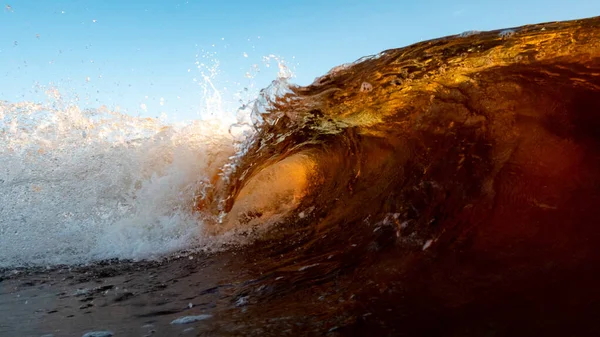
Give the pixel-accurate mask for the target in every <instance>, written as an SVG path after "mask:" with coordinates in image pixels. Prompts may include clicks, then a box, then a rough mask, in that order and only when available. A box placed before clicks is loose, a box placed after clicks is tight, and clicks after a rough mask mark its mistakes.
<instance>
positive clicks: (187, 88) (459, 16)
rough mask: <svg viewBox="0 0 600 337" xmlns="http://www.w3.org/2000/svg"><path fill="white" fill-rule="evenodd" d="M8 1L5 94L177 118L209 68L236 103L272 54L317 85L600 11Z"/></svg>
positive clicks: (589, 3) (324, 1)
mask: <svg viewBox="0 0 600 337" xmlns="http://www.w3.org/2000/svg"><path fill="white" fill-rule="evenodd" d="M7 1H8V2H5V4H4V5H3V7H4V8H2V9H1V10H0V100H8V101H12V102H15V101H23V100H44V99H45V96H44V95H43V91H44V90H43V88H44V87H47V86H48V85H50V84H52V85H53V86H55V87H57V88H58V89H59V90H60V92H61V93H62V94H64V95H66V96H68V97H71V98H73V97H75V96H78V97H79V100H80V101H79V103H78V104H79V105H80V106H81V107H98V106H100V105H106V106H108V107H110V108H115V107H116V106H119V107H121V109H122V110H124V111H127V112H128V113H130V114H132V115H138V114H141V115H143V116H151V117H155V116H158V115H160V114H161V113H163V112H164V113H166V114H167V115H169V116H170V117H171V118H174V119H176V120H181V119H193V118H198V116H199V115H198V112H199V111H201V110H203V109H204V110H205V109H206V96H205V95H204V94H203V92H204V90H205V89H206V88H207V83H206V82H205V81H204V80H202V74H203V73H204V74H205V75H207V76H211V74H212V75H213V79H212V83H213V84H214V85H215V87H216V88H217V89H218V91H219V93H220V94H221V95H222V96H223V99H224V101H226V103H227V104H226V109H232V107H233V106H235V105H236V104H239V103H237V100H238V98H236V94H238V95H237V96H239V93H241V94H242V96H243V95H244V94H245V93H246V91H245V89H244V88H246V89H248V92H250V93H252V92H255V91H256V90H258V89H259V88H261V87H264V86H266V85H268V84H269V82H270V81H271V80H273V79H274V78H275V76H276V73H277V67H276V65H277V64H276V62H274V61H272V62H271V63H270V67H267V65H268V64H267V63H265V60H263V57H264V56H268V55H271V54H272V55H275V56H277V57H278V58H281V59H284V60H285V62H286V63H287V64H288V65H289V66H290V67H292V68H293V69H294V73H295V75H296V77H295V78H294V79H293V80H292V81H293V82H295V83H298V84H309V83H311V82H312V81H313V79H314V78H315V77H317V76H320V75H322V74H324V73H326V72H327V71H328V70H329V69H330V68H332V67H334V66H336V65H339V64H342V63H346V62H352V61H354V60H356V59H358V58H360V57H361V56H365V55H371V54H376V53H378V52H380V51H382V50H385V49H390V48H397V47H402V46H406V45H409V44H411V43H414V42H418V41H421V40H424V39H431V38H436V37H441V36H445V35H452V34H458V33H461V32H463V31H467V30H491V29H499V28H505V27H512V26H518V25H523V24H528V23H538V22H545V21H557V20H568V19H576V18H584V17H591V16H596V15H600V0H562V1H559V0H516V1H515V0H506V1H489V0H457V1H442V0H412V1H403V0H374V1H366V0H363V1H355V0H318V1H316V0H295V1H291V0H290V1H287V0H279V1H266V0H254V1H227V0H212V1H202V0H196V1H194V0H189V1H185V0H181V1H179V0H163V1H135V0H130V1H124V0H102V1H84V0H69V1H66V0H53V1H49V0H7ZM211 70H212V71H213V72H212V73H211ZM257 70H260V72H257ZM249 77H250V78H249ZM208 90H209V92H210V91H211V89H210V87H208ZM246 95H248V94H246Z"/></svg>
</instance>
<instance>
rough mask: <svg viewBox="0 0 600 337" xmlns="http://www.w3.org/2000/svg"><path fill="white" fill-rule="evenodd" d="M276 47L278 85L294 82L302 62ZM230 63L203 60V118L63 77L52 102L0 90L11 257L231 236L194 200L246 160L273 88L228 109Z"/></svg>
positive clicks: (47, 259)
mask: <svg viewBox="0 0 600 337" xmlns="http://www.w3.org/2000/svg"><path fill="white" fill-rule="evenodd" d="M271 59H274V60H275V61H277V63H278V66H279V74H278V77H279V78H278V79H277V80H275V81H274V84H273V85H272V86H271V87H270V88H275V87H276V88H279V89H277V90H282V89H281V88H283V87H284V86H287V85H288V83H287V79H289V78H290V77H291V76H292V74H291V72H290V71H289V70H288V69H287V67H286V66H285V64H284V63H283V60H280V59H279V58H276V57H275V56H273V55H269V56H268V57H267V58H266V59H265V60H263V61H264V62H265V63H267V66H268V62H270V61H271ZM202 66H204V64H202ZM218 66H219V65H218V63H215V64H214V66H213V67H204V68H206V69H204V68H203V67H201V66H199V67H198V69H199V70H201V75H202V77H201V78H202V80H203V81H202V83H199V84H200V85H201V88H203V98H204V103H205V105H206V106H205V107H202V108H201V111H200V117H201V120H198V121H193V122H181V123H179V124H169V123H168V122H167V118H166V117H165V116H163V117H161V118H160V119H155V118H140V117H132V116H128V115H125V114H121V113H119V112H118V111H111V110H110V109H108V108H106V107H105V106H102V107H100V108H97V109H82V108H80V107H78V106H77V105H75V104H71V103H69V102H70V101H69V100H67V99H65V98H63V97H61V94H60V93H59V91H58V90H56V89H49V90H47V91H46V94H47V96H48V98H49V100H48V101H47V102H46V103H33V102H19V103H9V102H4V101H0V163H2V165H1V166H0V257H1V259H0V268H7V267H16V266H40V265H41V266H43V265H55V264H81V263H89V262H93V261H98V260H103V259H112V258H118V259H134V260H137V259H146V258H157V257H161V256H164V255H165V254H169V253H172V252H175V251H180V250H182V249H190V248H200V249H212V248H218V246H219V245H220V244H221V243H222V242H223V237H221V238H215V237H207V236H205V235H203V227H204V226H205V225H206V223H207V222H208V221H218V220H217V219H218V218H217V215H214V214H203V213H198V212H196V211H195V209H196V207H195V205H194V202H195V200H198V196H200V198H201V197H202V195H203V194H204V193H208V192H209V191H210V189H211V188H212V187H213V186H212V185H211V180H212V179H213V178H214V177H215V176H217V175H221V176H223V175H225V176H226V175H227V174H228V172H231V171H233V170H235V163H234V162H232V159H234V160H235V158H238V157H239V156H241V155H242V153H243V149H244V148H245V147H244V141H247V140H248V139H249V138H250V136H251V135H252V133H253V132H254V130H255V128H256V123H253V121H252V119H253V118H251V115H252V114H256V110H257V109H258V110H260V109H261V108H260V107H261V104H265V99H264V98H261V96H265V95H271V94H273V93H272V92H270V91H269V92H268V93H267V92H265V91H263V92H262V93H261V94H260V95H259V98H258V99H249V96H248V95H251V94H252V93H248V92H245V93H244V95H245V96H244V99H245V104H242V107H241V108H239V109H238V111H237V113H235V114H233V115H232V114H229V113H226V112H224V110H225V109H224V108H223V105H222V104H221V103H222V102H223V101H222V97H221V94H220V92H219V90H217V87H216V86H215V85H214V82H213V81H214V79H215V76H216V73H217V70H218ZM277 90H276V91H277ZM238 96H239V95H238ZM254 97H256V96H254ZM238 98H240V97H238ZM267 100H268V99H267ZM240 102H242V100H241V99H240ZM236 120H237V122H236ZM253 124H254V125H253ZM225 178H226V177H225ZM221 216H222V214H221Z"/></svg>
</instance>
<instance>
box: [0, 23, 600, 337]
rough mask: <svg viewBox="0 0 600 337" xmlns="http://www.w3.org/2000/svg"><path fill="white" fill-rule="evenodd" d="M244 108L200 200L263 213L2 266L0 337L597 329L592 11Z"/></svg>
mask: <svg viewBox="0 0 600 337" xmlns="http://www.w3.org/2000/svg"><path fill="white" fill-rule="evenodd" d="M255 117H257V118H259V119H261V122H260V123H261V124H260V125H261V126H260V130H259V131H258V134H257V137H256V138H255V140H254V142H253V143H251V144H250V145H249V150H248V152H247V153H246V154H245V156H244V157H242V158H240V159H239V166H238V169H237V170H236V171H235V172H233V173H232V175H231V176H230V177H229V178H230V180H229V181H221V182H217V186H218V188H217V189H216V190H215V191H213V193H212V194H211V195H208V196H207V197H206V198H205V199H203V200H200V201H199V203H198V205H199V207H201V208H202V209H203V210H213V211H214V212H215V213H218V212H219V210H222V209H224V210H225V211H227V212H228V214H227V216H226V217H225V218H224V220H223V222H222V223H221V224H216V225H214V226H213V228H212V229H211V230H210V232H214V233H219V232H222V231H225V230H229V229H232V228H244V227H245V228H248V227H256V228H257V229H260V228H261V227H264V226H265V224H268V223H273V222H277V223H278V224H277V225H272V226H271V227H270V228H268V230H267V232H266V233H265V234H264V235H262V236H261V238H260V239H258V240H257V241H255V242H254V243H253V244H251V245H249V246H246V247H237V248H232V249H230V250H227V251H224V252H221V253H215V254H191V255H187V256H184V257H180V258H172V259H169V260H166V261H162V262H160V263H159V262H152V263H151V262H137V263H127V262H114V263H112V264H111V263H108V262H107V263H104V264H100V265H94V266H91V267H78V268H73V269H71V270H67V269H55V270H50V271H40V270H24V271H21V273H19V274H15V273H13V272H10V271H6V272H5V273H4V275H3V277H4V279H3V280H2V281H1V282H0V317H2V319H1V320H0V335H2V336H39V335H42V334H47V333H52V334H54V336H78V335H83V333H84V332H86V331H99V330H110V331H112V332H114V334H115V336H137V335H139V336H143V335H148V334H151V331H154V333H152V334H153V335H156V336H176V335H179V334H181V335H198V336H265V335H266V336H287V335H290V336H303V335H306V336H313V335H328V336H533V335H536V336H598V335H600V325H598V324H597V322H598V321H599V319H600V288H599V287H598V284H600V269H599V267H598V266H600V264H599V263H600V230H599V228H598V226H599V225H600V213H599V212H598V209H599V206H600V132H599V131H598V130H600V18H591V19H587V20H578V21H570V22H563V23H549V24H543V25H533V26H526V27H522V28H515V29H513V30H504V31H495V32H484V33H477V34H463V36H454V37H448V38H443V39H439V40H433V41H426V42H422V43H419V44H416V45H413V46H410V47H407V48H403V49H396V50H390V51H386V52H383V53H381V54H380V55H378V56H376V57H371V58H367V59H365V60H362V61H360V62H357V63H355V64H353V65H350V66H348V67H342V68H340V69H338V70H337V71H333V72H331V73H329V74H327V75H325V76H323V77H321V78H320V79H318V80H317V81H316V82H315V83H314V84H313V85H311V86H308V87H293V88H291V89H290V92H288V93H284V94H283V95H280V96H277V97H275V98H273V100H272V101H271V102H270V104H269V105H268V106H267V108H265V110H264V111H263V114H257V115H256V116H255ZM273 219H277V220H278V221H273ZM78 289H80V290H79V291H78ZM190 304H191V305H190ZM197 315H211V316H210V317H207V316H203V317H201V318H203V319H202V320H199V321H196V322H192V323H189V324H185V325H177V324H171V322H172V321H173V320H175V319H177V318H180V317H183V316H197ZM148 324H151V326H150V325H148ZM189 328H193V329H191V330H186V329H189Z"/></svg>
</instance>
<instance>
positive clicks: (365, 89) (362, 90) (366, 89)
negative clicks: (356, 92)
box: [360, 82, 373, 92]
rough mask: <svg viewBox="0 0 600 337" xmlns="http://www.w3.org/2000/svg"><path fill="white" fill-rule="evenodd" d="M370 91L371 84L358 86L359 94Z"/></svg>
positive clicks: (371, 88) (365, 83)
mask: <svg viewBox="0 0 600 337" xmlns="http://www.w3.org/2000/svg"><path fill="white" fill-rule="evenodd" d="M371 90H373V86H372V85H371V83H367V82H363V83H362V84H361V85H360V92H370V91H371Z"/></svg>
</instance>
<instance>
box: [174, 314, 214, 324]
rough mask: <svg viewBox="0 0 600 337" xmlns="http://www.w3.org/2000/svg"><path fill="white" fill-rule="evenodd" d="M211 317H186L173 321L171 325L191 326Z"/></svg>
mask: <svg viewBox="0 0 600 337" xmlns="http://www.w3.org/2000/svg"><path fill="white" fill-rule="evenodd" d="M211 317H212V315H198V316H185V317H180V318H178V319H176V320H174V321H172V322H171V324H189V323H194V322H198V321H203V320H205V319H208V318H211Z"/></svg>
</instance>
